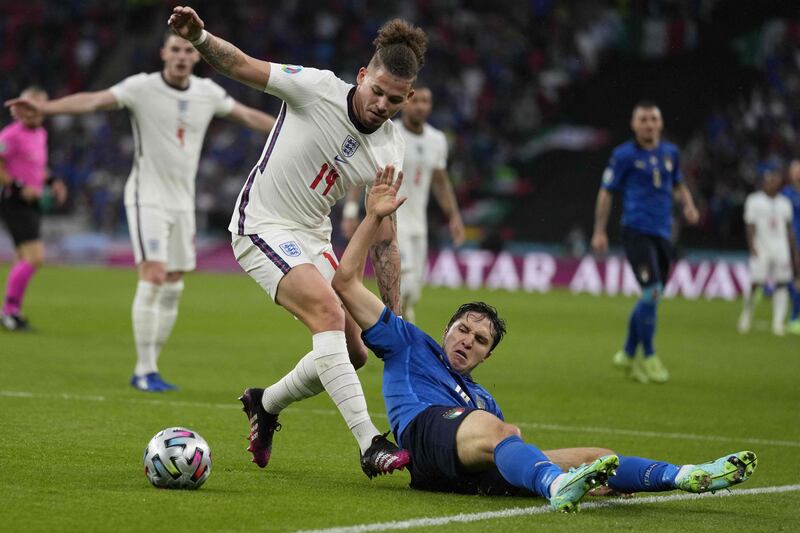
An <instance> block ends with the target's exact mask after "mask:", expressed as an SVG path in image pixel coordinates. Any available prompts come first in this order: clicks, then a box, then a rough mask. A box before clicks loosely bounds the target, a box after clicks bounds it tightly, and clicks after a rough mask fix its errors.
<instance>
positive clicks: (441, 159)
mask: <svg viewBox="0 0 800 533" xmlns="http://www.w3.org/2000/svg"><path fill="white" fill-rule="evenodd" d="M438 137H439V154H438V157H437V159H436V168H437V169H442V170H444V169H446V168H447V137H445V135H444V133H443V132H441V131H440V132H439V135H438Z"/></svg>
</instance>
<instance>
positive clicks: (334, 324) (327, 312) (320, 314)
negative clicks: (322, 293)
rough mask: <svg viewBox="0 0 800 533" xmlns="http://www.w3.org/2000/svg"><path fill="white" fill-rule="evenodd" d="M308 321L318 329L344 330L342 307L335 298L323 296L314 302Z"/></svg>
mask: <svg viewBox="0 0 800 533" xmlns="http://www.w3.org/2000/svg"><path fill="white" fill-rule="evenodd" d="M311 309H313V311H312V314H313V316H312V317H311V319H310V322H311V323H312V324H314V326H315V328H316V329H319V330H320V331H344V309H342V305H341V304H340V303H339V301H338V300H336V299H335V298H324V299H321V300H319V301H318V302H316V303H315V304H314V305H313V306H312V307H311Z"/></svg>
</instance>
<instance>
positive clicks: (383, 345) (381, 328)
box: [361, 307, 416, 359]
mask: <svg viewBox="0 0 800 533" xmlns="http://www.w3.org/2000/svg"><path fill="white" fill-rule="evenodd" d="M415 330H416V327H415V326H413V325H411V324H409V323H408V322H406V321H405V320H403V319H402V318H399V317H398V316H397V315H395V314H394V313H392V311H391V310H390V309H389V308H388V307H386V308H384V309H383V313H381V316H380V318H379V319H378V321H377V322H375V324H373V325H372V326H371V327H369V328H368V329H365V330H364V331H362V332H361V338H362V339H363V340H364V344H366V345H367V348H369V349H370V350H372V351H373V352H375V355H377V356H378V357H380V358H381V359H388V358H389V357H391V356H392V355H395V354H397V353H399V352H402V351H404V350H406V349H407V348H408V346H409V345H410V344H411V343H412V342H413V339H414V337H415V335H414V331H415Z"/></svg>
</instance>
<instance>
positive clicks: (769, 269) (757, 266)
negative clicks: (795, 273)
mask: <svg viewBox="0 0 800 533" xmlns="http://www.w3.org/2000/svg"><path fill="white" fill-rule="evenodd" d="M749 265H750V279H751V280H752V281H753V283H759V284H761V283H766V282H767V281H772V282H773V283H789V282H790V281H792V262H791V261H790V260H789V257H787V256H785V255H783V254H781V255H780V256H775V255H768V254H763V253H762V254H760V255H758V256H756V257H750V261H749Z"/></svg>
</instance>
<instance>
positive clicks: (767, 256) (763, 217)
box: [738, 163, 800, 335]
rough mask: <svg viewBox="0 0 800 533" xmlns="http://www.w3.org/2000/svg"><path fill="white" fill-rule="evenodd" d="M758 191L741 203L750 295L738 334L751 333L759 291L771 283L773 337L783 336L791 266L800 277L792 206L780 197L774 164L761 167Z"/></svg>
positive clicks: (779, 170)
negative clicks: (773, 286) (747, 254)
mask: <svg viewBox="0 0 800 533" xmlns="http://www.w3.org/2000/svg"><path fill="white" fill-rule="evenodd" d="M759 174H760V175H761V190H760V191H755V192H753V193H750V194H749V195H748V196H747V199H746V200H745V203H744V222H745V226H746V233H747V249H748V251H749V253H750V260H749V266H750V281H751V285H750V293H749V294H747V295H745V298H744V306H743V308H742V314H741V315H740V316H739V323H738V329H739V332H740V333H747V332H748V331H750V326H751V324H752V321H753V311H754V309H755V302H756V299H757V294H758V291H760V290H762V289H763V287H764V284H765V283H767V281H772V282H773V283H774V285H775V288H774V290H773V292H772V333H774V334H775V335H784V334H785V333H786V326H785V322H786V311H787V309H788V306H789V285H790V284H791V283H792V263H793V262H794V267H795V272H796V273H797V274H798V275H800V254H798V250H797V240H796V237H795V235H794V230H793V228H792V204H791V202H790V201H789V199H788V198H786V196H784V195H782V194H780V191H781V185H782V183H783V178H782V175H781V168H780V166H778V165H777V164H774V163H765V164H762V165H760V167H759Z"/></svg>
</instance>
